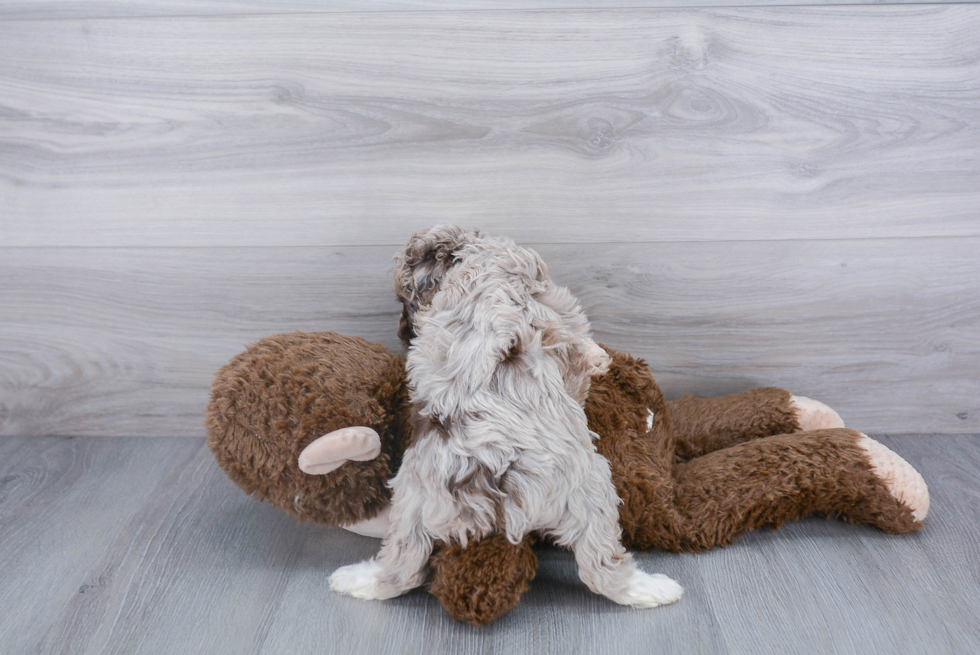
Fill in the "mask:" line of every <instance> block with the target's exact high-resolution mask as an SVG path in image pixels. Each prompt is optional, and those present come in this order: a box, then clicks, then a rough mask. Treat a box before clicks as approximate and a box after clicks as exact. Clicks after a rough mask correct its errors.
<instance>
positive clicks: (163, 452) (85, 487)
mask: <svg viewBox="0 0 980 655" xmlns="http://www.w3.org/2000/svg"><path fill="white" fill-rule="evenodd" d="M201 450H204V451H205V452H207V449H206V448H203V446H202V444H201V443H200V442H199V441H197V440H193V439H184V440H176V439H170V440H154V441H153V442H147V441H146V440H142V441H134V440H132V439H128V440H127V439H121V440H111V439H110V440H106V441H103V442H99V441H98V440H85V439H3V440H2V441H0V553H2V557H0V652H3V653H27V652H30V649H31V647H32V646H33V644H34V643H35V641H36V640H37V639H38V637H39V636H40V635H41V634H43V632H44V631H45V630H46V629H47V628H48V627H49V626H50V625H52V623H53V622H54V621H55V620H56V617H57V616H58V613H59V612H60V611H61V610H62V608H63V607H64V606H65V605H66V604H71V603H72V602H77V603H82V604H84V603H88V602H89V601H90V600H91V599H92V598H93V597H97V596H99V595H100V594H101V593H103V592H104V591H105V588H106V587H107V586H111V585H112V584H113V583H114V582H116V578H115V577H114V568H113V567H109V568H106V569H102V570H100V572H99V574H98V575H96V576H94V577H91V576H87V573H88V572H89V570H90V569H91V568H92V567H93V566H94V565H95V564H96V562H98V561H99V559H100V558H102V557H104V556H105V554H106V553H107V552H110V551H111V546H112V544H113V543H114V542H115V541H116V540H117V539H122V540H124V541H125V540H127V539H128V538H130V537H129V535H128V534H127V526H131V524H132V523H137V524H138V523H139V522H140V521H143V520H145V519H146V517H145V516H143V515H142V513H141V509H143V507H144V505H145V504H146V503H147V501H148V499H149V498H150V497H151V496H152V494H153V493H154V488H155V487H156V486H157V484H158V483H160V481H161V480H162V479H163V478H164V477H165V475H166V474H167V473H168V472H169V471H171V470H172V469H173V468H174V467H181V466H183V465H184V464H185V463H186V462H187V460H188V459H189V457H190V456H191V455H192V454H193V453H195V452H198V451H201ZM209 454H210V453H209ZM109 618H110V619H111V617H109ZM92 627H93V626H92V625H91V624H90V625H87V626H84V630H88V629H91V628H92ZM59 652H77V651H76V650H71V649H68V648H65V649H63V650H60V651H59Z"/></svg>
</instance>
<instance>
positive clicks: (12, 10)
mask: <svg viewBox="0 0 980 655" xmlns="http://www.w3.org/2000/svg"><path fill="white" fill-rule="evenodd" d="M971 1H972V0H952V3H960V2H971ZM929 3H943V4H950V2H947V1H946V0H889V2H888V4H929ZM853 4H876V3H860V2H855V0H153V1H152V2H147V1H143V2H133V1H132V0H29V1H25V0H0V20H39V19H40V20H46V19H47V20H50V19H66V18H68V19H71V18H106V17H112V18H127V17H140V16H144V17H154V16H220V15H228V14H234V15H248V14H292V13H304V14H308V13H330V12H379V11H426V12H432V11H477V10H487V9H492V10H498V11H499V10H503V9H524V10H542V9H623V8H651V7H742V6H784V5H853Z"/></svg>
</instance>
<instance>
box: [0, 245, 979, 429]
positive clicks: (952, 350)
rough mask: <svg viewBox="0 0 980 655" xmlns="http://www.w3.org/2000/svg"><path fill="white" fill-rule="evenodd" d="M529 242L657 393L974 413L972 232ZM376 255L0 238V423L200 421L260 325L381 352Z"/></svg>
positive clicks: (905, 423)
mask: <svg viewBox="0 0 980 655" xmlns="http://www.w3.org/2000/svg"><path fill="white" fill-rule="evenodd" d="M406 238H407V237H406ZM536 247H537V248H538V250H540V252H541V254H542V256H543V257H544V259H545V261H547V262H548V263H549V266H550V270H551V275H552V277H553V278H554V279H555V280H556V281H557V282H558V283H560V284H564V285H567V286H569V287H570V289H571V290H572V292H573V293H574V294H575V295H576V296H577V297H578V298H579V299H580V300H581V302H582V304H583V306H584V307H585V310H586V312H587V313H588V315H589V316H590V317H591V319H592V325H593V328H594V330H595V334H596V336H597V338H598V339H599V340H600V341H603V342H605V343H607V344H609V345H611V346H613V347H616V348H619V349H621V350H623V351H626V352H630V353H632V354H633V355H636V356H639V357H645V358H646V359H647V361H648V362H649V364H650V366H651V368H652V370H653V371H654V375H655V376H656V377H657V378H658V380H659V381H660V384H661V385H662V386H663V388H664V389H665V391H666V392H667V393H668V394H669V395H670V396H672V397H673V396H678V395H680V394H681V393H683V392H693V393H707V394H714V393H729V392H735V391H744V390H746V389H749V388H752V387H758V386H767V385H777V386H783V387H786V388H788V389H790V390H792V391H794V392H795V393H799V394H802V395H806V396H812V397H815V398H819V399H821V400H823V401H824V402H827V403H829V404H830V405H831V406H832V407H834V408H835V409H837V410H838V411H840V412H841V413H842V415H843V416H844V417H845V419H846V420H847V421H848V422H849V424H851V425H854V426H856V427H859V428H861V429H863V430H866V431H878V432H882V431H886V430H890V431H894V432H911V431H923V430H927V429H932V430H941V431H943V432H949V433H953V432H975V431H977V430H978V429H980V427H978V426H980V405H978V402H980V380H978V379H977V375H976V372H977V370H980V338H978V335H980V300H978V299H980V288H978V285H980V258H978V257H977V256H976V253H977V252H980V239H978V238H971V239H908V240H903V239H882V240H870V241H864V240H861V241H792V242H781V243H779V244H775V245H774V244H771V243H766V242H762V243H759V242H735V243H686V244H635V245H609V244H598V245H590V246H588V247H587V250H585V249H584V248H583V247H581V246H576V245H548V244H544V245H538V246H536ZM393 251H394V248H389V247H385V246H377V247H360V248H336V249H334V248H178V249H166V248H149V249H113V248H106V249H84V248H82V249H60V248H44V249H22V248H7V249H0V307H3V308H4V309H3V314H4V316H3V322H2V323H0V434H20V435H81V436H103V435H106V436H144V435H145V436H168V435H180V436H199V435H202V434H203V423H202V419H201V417H202V416H203V412H204V407H205V404H206V402H207V394H208V389H209V387H210V384H211V380H212V377H213V375H214V373H215V371H217V369H218V368H219V367H220V366H221V365H223V364H224V363H225V362H227V361H228V360H229V359H230V358H231V357H232V356H233V355H234V354H236V353H237V352H239V351H241V350H242V349H243V348H244V346H245V344H247V343H250V342H252V341H255V340H257V339H259V338H261V337H263V336H265V335H268V334H272V333H278V332H289V331H292V330H304V331H316V330H335V331H338V332H341V333H345V334H351V335H358V336H363V337H366V338H368V339H372V340H375V341H380V342H382V343H385V344H386V345H387V346H388V347H390V348H393V349H398V348H400V346H399V344H398V343H397V340H396V338H395V334H394V332H395V326H396V324H397V312H398V306H397V303H396V302H395V301H394V300H393V292H392V290H391V281H390V268H391V259H390V257H391V254H392V252H393Z"/></svg>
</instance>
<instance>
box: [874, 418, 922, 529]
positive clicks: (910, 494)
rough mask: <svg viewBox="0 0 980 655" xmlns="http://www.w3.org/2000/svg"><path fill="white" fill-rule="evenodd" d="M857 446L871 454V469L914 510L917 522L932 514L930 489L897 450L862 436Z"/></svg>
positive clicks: (913, 514) (898, 497)
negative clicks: (930, 510)
mask: <svg viewBox="0 0 980 655" xmlns="http://www.w3.org/2000/svg"><path fill="white" fill-rule="evenodd" d="M857 445H858V446H860V447H861V448H863V449H864V451H865V453H867V458H868V463H869V464H871V470H872V471H873V472H874V474H875V475H876V476H878V478H879V479H880V480H881V481H882V482H884V483H885V486H886V487H888V492H889V493H890V494H891V495H892V496H893V497H894V498H895V499H897V500H898V501H899V502H901V503H902V504H904V505H905V506H906V507H908V508H909V509H910V510H912V516H913V517H914V518H915V520H916V521H922V520H924V519H925V518H926V515H927V514H928V513H929V487H927V486H926V481H925V480H923V479H922V476H921V475H920V474H919V472H918V471H916V470H915V469H914V468H913V467H912V465H911V464H909V463H908V462H906V461H905V460H904V459H902V457H901V456H899V455H898V453H896V452H895V451H893V450H891V449H889V448H888V447H887V446H885V445H884V444H882V443H878V442H877V441H875V440H874V439H871V438H869V437H868V436H867V435H865V434H862V435H861V436H860V438H859V439H858V442H857Z"/></svg>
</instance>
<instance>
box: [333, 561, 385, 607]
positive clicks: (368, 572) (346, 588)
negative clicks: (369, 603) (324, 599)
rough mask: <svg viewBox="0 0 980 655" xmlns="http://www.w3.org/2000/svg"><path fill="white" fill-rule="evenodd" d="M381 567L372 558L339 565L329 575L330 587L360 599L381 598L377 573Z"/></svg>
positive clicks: (339, 592)
mask: <svg viewBox="0 0 980 655" xmlns="http://www.w3.org/2000/svg"><path fill="white" fill-rule="evenodd" d="M380 572H381V567H380V566H379V565H378V564H377V563H376V562H375V561H374V560H373V559H369V560H365V561H363V562H359V563H357V564H351V565H349V566H341V567H340V568H339V569H337V570H336V571H334V572H333V574H332V575H331V576H330V588H331V589H333V590H334V591H336V592H337V593H338V594H346V595H348V596H353V597H354V598H360V599H362V600H381V599H382V595H381V590H380V585H379V584H378V574H379V573H380Z"/></svg>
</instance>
